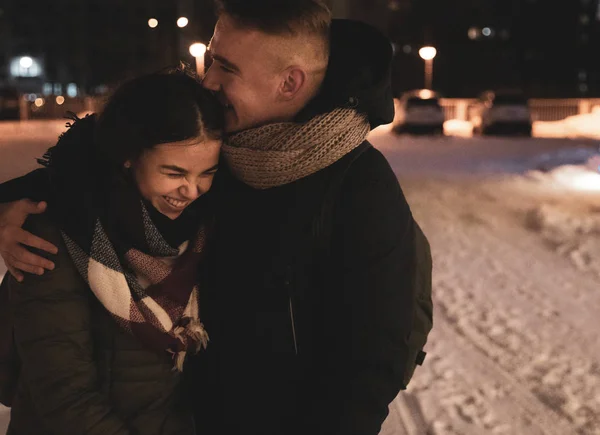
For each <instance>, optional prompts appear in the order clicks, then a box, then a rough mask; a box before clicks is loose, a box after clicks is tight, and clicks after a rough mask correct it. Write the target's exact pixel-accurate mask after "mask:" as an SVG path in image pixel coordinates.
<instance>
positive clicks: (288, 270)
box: [285, 266, 298, 355]
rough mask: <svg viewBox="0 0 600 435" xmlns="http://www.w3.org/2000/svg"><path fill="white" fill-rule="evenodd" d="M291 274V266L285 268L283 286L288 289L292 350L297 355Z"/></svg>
mask: <svg viewBox="0 0 600 435" xmlns="http://www.w3.org/2000/svg"><path fill="white" fill-rule="evenodd" d="M291 275H292V270H291V267H289V266H288V267H287V268H286V276H285V286H286V288H287V291H288V295H289V301H290V324H291V325H292V337H293V339H294V351H295V352H296V355H298V339H297V338H296V321H295V320H294V301H293V299H292V288H291V284H292V282H291Z"/></svg>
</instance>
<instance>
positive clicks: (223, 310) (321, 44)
mask: <svg viewBox="0 0 600 435" xmlns="http://www.w3.org/2000/svg"><path fill="white" fill-rule="evenodd" d="M218 13H219V19H218V23H217V25H216V27H215V32H214V35H213V38H212V40H211V43H210V46H209V54H210V56H211V58H212V64H211V66H210V68H209V69H208V71H207V73H206V76H205V78H204V84H205V86H206V87H208V88H209V89H212V90H214V91H215V92H216V93H217V94H218V95H219V97H220V98H221V101H222V103H223V104H224V105H225V106H226V108H227V129H228V131H229V132H230V133H231V137H230V141H229V144H228V145H227V146H225V147H224V149H223V157H224V160H225V162H226V165H224V166H225V168H224V170H223V171H222V172H223V173H222V174H221V175H220V176H219V179H218V180H216V181H215V183H216V185H215V187H214V189H215V193H216V195H215V196H216V198H217V201H216V202H217V205H216V230H215V232H216V234H215V244H214V252H213V253H212V256H211V266H212V268H211V269H212V272H211V274H210V275H211V277H210V279H209V282H207V286H206V288H205V289H204V291H203V295H202V298H201V307H200V309H201V317H202V318H203V319H204V322H205V327H206V329H207V331H208V332H209V335H210V337H211V342H210V344H209V347H208V349H207V351H206V352H204V353H202V354H201V355H199V356H198V357H197V358H194V359H189V360H188V363H187V366H186V368H185V371H184V373H186V374H187V375H188V376H189V377H188V382H187V386H188V387H189V389H190V393H191V396H190V397H189V401H190V402H191V403H192V404H193V405H194V406H195V409H196V421H197V426H198V430H197V431H198V433H199V434H207V435H211V434H261V435H275V434H285V435H288V434H290V435H292V434H293V435H295V434H298V435H300V434H302V435H308V434H311V435H313V434H323V435H325V434H327V435H334V434H337V435H342V434H343V435H349V434H356V435H359V434H360V435H367V434H369V435H371V434H376V433H378V432H379V430H380V427H381V424H382V422H383V421H384V419H385V417H386V415H387V412H388V411H387V406H388V404H389V403H390V402H391V401H392V400H393V399H394V397H395V396H396V394H397V393H398V391H399V390H400V389H402V388H405V387H406V385H405V384H406V382H407V379H408V378H409V377H410V376H408V378H407V376H406V373H407V371H409V370H408V367H410V366H411V365H412V366H413V367H414V361H412V360H411V358H412V359H414V357H411V356H410V355H409V341H410V340H412V335H413V334H412V327H413V319H414V317H415V308H414V303H413V300H414V296H415V295H414V292H415V290H414V287H415V285H416V284H415V283H416V282H420V281H419V280H424V281H425V282H428V276H429V279H430V274H431V263H430V262H431V258H430V256H429V251H428V246H427V240H426V239H425V237H424V236H423V235H422V233H421V232H420V229H419V228H418V226H417V225H416V223H415V222H414V219H413V217H412V215H411V212H410V209H409V207H408V204H407V203H406V200H405V198H404V195H403V193H402V191H401V189H400V186H399V184H398V181H397V178H396V176H395V175H394V173H393V171H392V170H391V168H390V166H389V164H388V163H387V161H386V160H385V158H384V157H383V156H382V155H381V154H380V153H379V152H378V151H377V150H375V149H374V148H372V147H370V146H369V144H368V142H366V140H365V138H366V135H367V133H368V131H369V129H370V128H374V127H375V126H377V125H380V124H382V123H387V122H391V120H392V118H393V101H392V97H391V91H390V77H389V74H390V62H391V47H390V44H389V42H388V41H387V40H386V39H385V38H384V37H382V36H381V35H380V34H379V33H378V32H376V31H375V30H374V29H372V28H370V27H369V26H367V25H364V24H360V23H357V22H350V21H344V20H341V21H337V20H334V22H333V23H331V18H330V12H329V11H328V9H327V8H326V7H325V6H324V5H323V4H322V3H321V2H320V1H319V0H289V1H281V0H253V1H247V0H237V1H235V0H229V1H222V2H221V3H220V5H219V9H218ZM330 27H331V29H330ZM336 180H337V182H340V183H339V184H340V185H339V188H338V189H335V188H333V187H332V186H335V185H336ZM328 192H333V195H334V197H333V199H331V198H329V199H328ZM324 203H331V204H332V210H331V212H330V213H329V214H328V213H325V215H326V216H325V217H323V210H324V207H323V204H324ZM31 206H32V205H31V204H30V205H27V203H25V202H21V203H15V204H12V205H11V206H10V207H8V209H7V210H8V211H5V212H4V213H3V215H4V216H6V215H8V214H9V213H12V214H13V216H12V218H11V219H10V220H9V219H6V218H5V219H4V221H5V222H7V221H10V222H9V223H6V224H5V225H4V227H3V228H2V229H1V230H0V250H1V251H2V256H3V258H4V259H5V261H6V262H7V265H8V266H9V267H10V270H11V272H13V271H14V272H17V269H21V270H26V271H29V270H27V268H28V267H29V268H32V269H31V270H34V269H35V268H39V267H46V266H47V265H44V264H43V263H41V260H38V259H35V258H31V256H30V254H29V253H28V252H27V253H25V252H23V251H20V250H19V248H18V247H17V246H16V243H15V242H16V241H22V242H25V244H29V245H32V246H36V247H40V248H44V247H43V246H42V245H41V243H42V241H40V240H38V239H31V238H33V237H34V236H33V235H28V234H25V233H24V232H23V231H22V230H21V229H20V228H18V227H20V226H21V225H22V222H23V220H24V219H25V217H26V213H23V212H22V211H21V210H22V209H23V208H25V207H31ZM28 212H31V211H30V210H28ZM328 222H329V223H328ZM25 237H29V238H30V239H29V240H25V239H24V238H25ZM30 242H31V243H30ZM419 252H424V254H419ZM23 254H25V255H23ZM430 307H431V301H430V300H429V301H425V308H426V309H425V311H426V312H427V313H428V315H429V316H430V315H431V311H430ZM424 339H426V334H425V337H424ZM424 339H423V341H422V342H421V343H420V345H421V346H422V345H423V344H424ZM410 373H411V374H412V372H410Z"/></svg>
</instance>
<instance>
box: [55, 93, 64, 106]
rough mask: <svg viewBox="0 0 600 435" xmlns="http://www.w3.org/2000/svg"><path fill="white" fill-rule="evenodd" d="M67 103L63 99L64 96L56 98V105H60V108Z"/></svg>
mask: <svg viewBox="0 0 600 435" xmlns="http://www.w3.org/2000/svg"><path fill="white" fill-rule="evenodd" d="M64 102H65V97H63V96H62V95H59V96H58V97H56V104H58V105H59V106H62V105H63V104H64Z"/></svg>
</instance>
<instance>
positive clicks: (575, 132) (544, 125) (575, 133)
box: [533, 106, 600, 139]
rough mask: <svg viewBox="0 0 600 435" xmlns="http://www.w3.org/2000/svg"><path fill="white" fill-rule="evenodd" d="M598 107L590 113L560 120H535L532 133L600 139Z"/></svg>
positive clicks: (545, 135)
mask: <svg viewBox="0 0 600 435" xmlns="http://www.w3.org/2000/svg"><path fill="white" fill-rule="evenodd" d="M599 125H600V107H599V106H596V107H594V108H593V109H592V111H591V113H585V114H581V115H574V116H569V117H568V118H565V119H563V120H560V121H553V122H535V123H534V125H533V127H534V135H536V136H538V137H567V138H578V137H591V138H595V139H600V128H599Z"/></svg>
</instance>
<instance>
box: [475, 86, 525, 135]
mask: <svg viewBox="0 0 600 435" xmlns="http://www.w3.org/2000/svg"><path fill="white" fill-rule="evenodd" d="M470 113H471V116H470V118H471V123H472V124H473V133H474V134H484V135H487V134H501V133H507V134H518V135H525V136H531V130H532V123H531V112H530V110H529V105H528V102H527V98H525V97H524V96H523V95H522V94H519V93H497V92H493V91H487V92H484V93H483V94H481V96H480V97H479V99H478V101H477V103H476V104H475V105H474V106H473V107H472V108H471V112H470Z"/></svg>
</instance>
